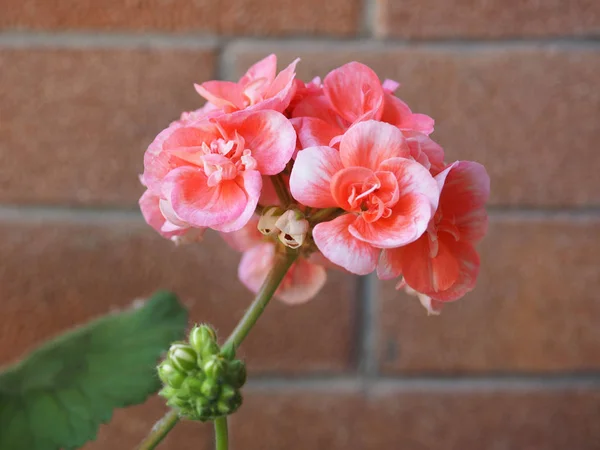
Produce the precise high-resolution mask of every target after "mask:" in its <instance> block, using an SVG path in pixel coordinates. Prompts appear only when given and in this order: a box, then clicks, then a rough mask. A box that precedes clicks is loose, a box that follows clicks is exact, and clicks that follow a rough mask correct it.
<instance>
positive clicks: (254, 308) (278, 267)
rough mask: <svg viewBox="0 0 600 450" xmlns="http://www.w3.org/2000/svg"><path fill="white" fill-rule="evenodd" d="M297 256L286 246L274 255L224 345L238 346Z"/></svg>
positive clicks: (296, 253)
mask: <svg viewBox="0 0 600 450" xmlns="http://www.w3.org/2000/svg"><path fill="white" fill-rule="evenodd" d="M297 257H298V252H296V251H294V250H290V249H288V248H284V249H283V250H282V251H281V252H280V253H277V254H276V255H275V264H274V265H273V268H272V269H271V271H270V272H269V275H267V279H266V280H265V281H264V283H263V285H262V286H261V287H260V290H259V291H258V294H256V297H255V298H254V301H253V302H252V304H251V305H250V308H248V311H246V314H244V317H242V320H240V321H239V323H238V324H237V326H236V327H235V330H233V333H231V335H230V336H229V338H228V339H227V342H225V345H231V344H233V345H234V347H235V348H237V347H239V346H240V344H241V343H242V341H243V340H244V339H245V337H246V336H247V335H248V333H249V332H250V330H251V329H252V327H253V326H254V324H255V323H256V321H257V320H258V318H259V317H260V315H261V314H262V312H263V311H264V310H265V308H266V306H267V304H268V303H269V300H271V297H273V294H274V293H275V291H276V290H277V288H278V287H279V284H280V283H281V281H282V280H283V277H284V276H285V274H286V273H287V271H288V269H289V268H290V267H291V265H292V264H293V263H294V261H295V260H296V258H297Z"/></svg>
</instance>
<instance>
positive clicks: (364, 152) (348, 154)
mask: <svg viewBox="0 0 600 450" xmlns="http://www.w3.org/2000/svg"><path fill="white" fill-rule="evenodd" d="M340 157H341V158H342V162H343V163H344V166H345V167H353V166H361V167H367V168H369V169H371V170H378V169H379V165H380V164H381V163H382V162H383V161H385V160H386V159H390V158H396V157H403V158H409V157H410V149H409V148H408V144H407V142H406V139H405V138H404V136H403V134H402V132H401V131H400V130H399V129H398V128H396V127H394V126H392V125H389V124H387V123H383V122H376V121H374V120H369V121H366V122H359V123H357V124H356V125H353V126H352V127H351V128H350V129H349V130H348V131H346V134H344V136H343V137H342V140H341V142H340Z"/></svg>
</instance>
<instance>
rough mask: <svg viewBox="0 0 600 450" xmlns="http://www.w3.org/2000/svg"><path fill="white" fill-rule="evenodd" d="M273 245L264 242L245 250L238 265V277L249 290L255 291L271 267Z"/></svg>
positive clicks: (273, 253) (272, 262)
mask: <svg viewBox="0 0 600 450" xmlns="http://www.w3.org/2000/svg"><path fill="white" fill-rule="evenodd" d="M274 256H275V245H274V244H273V243H272V242H265V243H263V244H259V245H256V246H254V247H252V248H251V249H250V250H248V251H245V252H244V254H243V255H242V259H241V260H240V265H239V266H238V278H239V279H240V281H241V282H242V284H243V285H244V286H246V287H247V288H248V289H250V291H252V292H254V293H256V292H258V290H259V289H260V287H261V286H262V284H263V282H264V281H265V279H266V278H267V275H268V274H269V271H270V270H271V268H272V267H273V264H274V262H275V261H274Z"/></svg>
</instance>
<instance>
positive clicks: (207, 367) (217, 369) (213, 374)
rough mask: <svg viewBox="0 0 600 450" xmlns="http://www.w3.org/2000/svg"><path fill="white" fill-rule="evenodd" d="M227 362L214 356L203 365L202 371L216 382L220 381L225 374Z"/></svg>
mask: <svg viewBox="0 0 600 450" xmlns="http://www.w3.org/2000/svg"><path fill="white" fill-rule="evenodd" d="M225 368H226V362H225V360H224V359H223V358H219V357H217V356H213V357H211V358H210V359H207V360H206V361H204V363H203V364H202V370H203V371H204V373H205V374H206V376H207V377H208V378H213V379H215V380H217V379H219V378H220V377H222V376H223V375H224V374H225Z"/></svg>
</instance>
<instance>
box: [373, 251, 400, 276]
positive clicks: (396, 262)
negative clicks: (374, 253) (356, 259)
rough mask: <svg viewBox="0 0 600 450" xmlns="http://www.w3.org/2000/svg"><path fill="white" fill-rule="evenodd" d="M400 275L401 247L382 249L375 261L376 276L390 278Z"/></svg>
mask: <svg viewBox="0 0 600 450" xmlns="http://www.w3.org/2000/svg"><path fill="white" fill-rule="evenodd" d="M400 275H402V248H388V249H385V250H383V251H382V252H381V255H380V256H379V262H378V263H377V278H379V279H380V280H391V279H392V278H397V277H399V276H400Z"/></svg>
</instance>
